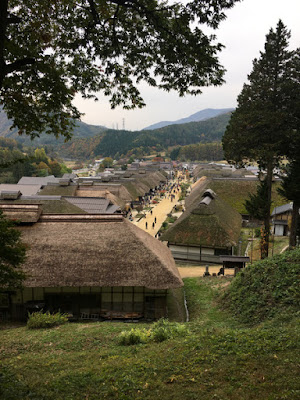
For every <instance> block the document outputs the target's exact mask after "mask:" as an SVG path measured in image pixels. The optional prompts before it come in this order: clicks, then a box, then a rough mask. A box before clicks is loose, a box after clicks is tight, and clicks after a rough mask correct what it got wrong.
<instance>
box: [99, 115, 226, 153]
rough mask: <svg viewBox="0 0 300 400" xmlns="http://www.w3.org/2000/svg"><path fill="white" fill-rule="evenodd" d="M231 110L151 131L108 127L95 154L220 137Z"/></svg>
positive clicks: (163, 147)
mask: <svg viewBox="0 0 300 400" xmlns="http://www.w3.org/2000/svg"><path fill="white" fill-rule="evenodd" d="M230 115H231V113H228V114H223V115H220V116H218V117H216V118H211V119H209V120H206V121H200V122H190V123H188V124H182V125H171V126H166V127H163V128H160V129H155V130H151V131H150V130H149V131H136V132H130V131H123V130H117V131H116V130H109V131H107V132H106V133H105V134H104V136H103V138H102V140H101V141H100V143H99V144H98V145H97V146H96V148H95V150H94V154H95V155H102V156H110V157H114V156H115V155H116V154H117V153H118V154H119V155H121V154H126V153H127V152H128V151H130V150H133V149H138V148H143V150H147V149H151V148H152V149H154V150H158V151H160V150H162V149H167V148H168V147H170V146H184V145H188V144H193V143H199V142H200V143H208V142H216V141H220V140H221V138H222V136H223V134H224V132H225V129H226V126H227V123H228V121H229V118H230Z"/></svg>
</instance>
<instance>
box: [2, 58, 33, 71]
mask: <svg viewBox="0 0 300 400" xmlns="http://www.w3.org/2000/svg"><path fill="white" fill-rule="evenodd" d="M35 62H36V60H35V59H34V58H31V57H25V58H23V59H22V60H17V61H15V62H13V63H11V64H8V65H6V66H5V73H6V75H7V74H9V73H10V72H13V71H21V70H22V69H23V68H24V67H27V66H28V65H32V64H35Z"/></svg>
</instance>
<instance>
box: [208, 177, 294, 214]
mask: <svg viewBox="0 0 300 400" xmlns="http://www.w3.org/2000/svg"><path fill="white" fill-rule="evenodd" d="M257 184H258V181H247V180H245V181H242V180H236V181H235V180H213V181H212V182H210V185H209V187H210V188H211V189H212V190H213V191H215V192H216V193H217V195H218V196H220V197H221V199H223V200H224V201H226V202H227V203H228V204H229V205H230V206H231V207H233V208H234V209H235V210H236V211H238V212H239V213H240V214H247V210H246V209H245V206H244V203H245V200H246V199H248V197H249V193H251V194H255V193H256V187H257ZM279 186H280V184H279V183H278V182H276V183H274V184H273V187H272V209H273V208H274V207H278V206H280V205H283V204H285V203H287V200H286V199H284V198H283V197H282V196H280V195H279V194H278V193H277V188H278V187H279Z"/></svg>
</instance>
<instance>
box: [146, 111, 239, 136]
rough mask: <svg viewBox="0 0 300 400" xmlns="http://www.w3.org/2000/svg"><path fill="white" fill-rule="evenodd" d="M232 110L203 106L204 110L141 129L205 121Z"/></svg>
mask: <svg viewBox="0 0 300 400" xmlns="http://www.w3.org/2000/svg"><path fill="white" fill-rule="evenodd" d="M232 111H234V108H205V109H204V110H201V111H198V112H196V113H194V114H191V115H190V116H188V117H185V118H181V119H178V120H175V121H160V122H157V123H155V124H152V125H149V126H147V127H146V128H143V129H142V131H146V130H153V129H159V128H164V127H165V126H169V125H181V124H186V123H189V122H200V121H205V120H207V119H210V118H214V117H217V116H218V115H222V114H227V113H229V112H232Z"/></svg>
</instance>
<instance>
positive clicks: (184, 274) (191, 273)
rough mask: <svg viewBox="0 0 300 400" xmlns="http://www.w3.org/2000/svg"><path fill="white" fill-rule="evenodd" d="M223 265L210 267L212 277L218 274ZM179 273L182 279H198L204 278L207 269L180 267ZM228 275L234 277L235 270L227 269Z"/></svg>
mask: <svg viewBox="0 0 300 400" xmlns="http://www.w3.org/2000/svg"><path fill="white" fill-rule="evenodd" d="M221 266H222V265H213V266H210V267H209V273H210V274H211V275H212V274H213V273H216V274H217V273H218V272H219V270H220V268H221ZM178 271H179V273H180V276H181V278H198V277H200V276H203V274H204V272H205V267H204V266H203V267H179V266H178ZM225 272H226V275H233V274H234V270H233V269H226V271H225Z"/></svg>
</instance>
